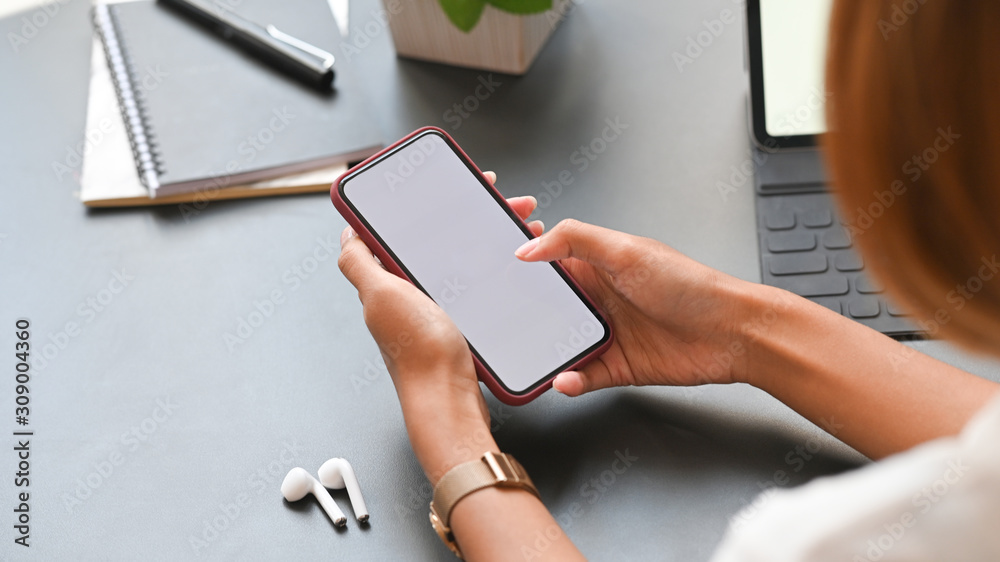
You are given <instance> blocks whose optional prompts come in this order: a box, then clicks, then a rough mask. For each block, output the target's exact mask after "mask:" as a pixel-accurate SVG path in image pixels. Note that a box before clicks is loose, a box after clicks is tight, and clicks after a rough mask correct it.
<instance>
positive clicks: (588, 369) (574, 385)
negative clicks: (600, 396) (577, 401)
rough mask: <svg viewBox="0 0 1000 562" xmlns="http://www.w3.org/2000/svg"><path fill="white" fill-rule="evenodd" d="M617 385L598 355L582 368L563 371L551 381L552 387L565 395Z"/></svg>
mask: <svg viewBox="0 0 1000 562" xmlns="http://www.w3.org/2000/svg"><path fill="white" fill-rule="evenodd" d="M612 386H619V385H618V384H617V383H616V382H615V380H614V377H612V375H611V371H610V370H609V369H608V366H607V364H606V363H604V361H603V360H602V359H601V358H600V357H598V358H597V359H594V360H593V361H591V362H590V363H587V365H586V366H584V367H583V368H582V369H578V370H576V371H564V372H562V373H559V375H558V376H556V378H555V380H553V381H552V388H554V389H555V390H556V392H559V393H560V394H565V395H566V396H580V395H581V394H586V393H588V392H592V391H594V390H600V389H602V388H610V387H612Z"/></svg>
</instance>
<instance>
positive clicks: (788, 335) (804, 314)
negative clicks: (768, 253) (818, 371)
mask: <svg viewBox="0 0 1000 562" xmlns="http://www.w3.org/2000/svg"><path fill="white" fill-rule="evenodd" d="M757 288H758V290H756V291H753V293H752V295H750V296H749V297H748V300H747V302H746V311H747V314H746V315H745V316H744V317H743V318H742V321H741V323H740V325H739V326H738V328H737V331H738V333H739V337H740V338H741V341H742V342H743V345H744V346H745V349H746V353H745V356H744V361H743V362H742V365H741V371H740V373H739V374H738V375H736V376H734V378H736V379H737V380H738V381H739V382H744V383H747V384H749V385H751V386H753V387H756V388H759V389H761V390H764V391H765V392H769V389H770V388H772V387H773V385H774V384H780V381H778V382H776V381H775V380H774V378H775V377H776V376H778V377H780V376H781V374H782V373H786V372H791V371H792V370H789V369H788V368H786V366H787V365H788V364H789V362H790V361H794V360H795V359H794V352H795V349H797V348H798V347H799V346H798V345H796V343H794V342H796V341H797V342H800V343H801V342H802V341H803V338H805V337H806V336H807V332H809V331H810V329H811V328H812V327H813V326H812V325H813V321H812V319H813V317H814V316H815V314H814V313H816V312H817V311H819V312H820V313H822V312H830V311H829V310H827V309H825V308H822V307H819V306H818V305H815V304H813V303H811V302H809V301H808V300H806V299H804V298H802V297H800V296H798V295H795V294H793V293H790V292H788V291H785V290H782V289H778V288H775V287H770V286H766V285H758V286H757ZM830 313H831V314H833V313H832V312H830ZM793 370H794V369H793Z"/></svg>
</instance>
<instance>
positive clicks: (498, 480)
mask: <svg viewBox="0 0 1000 562" xmlns="http://www.w3.org/2000/svg"><path fill="white" fill-rule="evenodd" d="M490 486H499V487H505V488H520V489H523V490H527V491H529V492H531V493H532V494H534V495H535V497H538V489H537V488H535V484H534V483H533V482H532V481H531V478H530V477H529V476H528V473H527V472H526V471H525V470H524V467H523V466H521V463H519V462H517V460H516V459H515V458H514V457H512V456H511V455H507V454H504V453H494V452H492V451H488V452H487V453H486V454H484V455H483V456H482V458H480V459H478V460H474V461H470V462H467V463H463V464H460V465H458V466H456V467H454V468H452V469H451V470H449V471H448V472H446V473H445V475H444V476H442V477H441V479H440V480H438V483H437V485H436V486H435V487H434V497H433V500H432V501H431V514H430V516H431V523H432V524H433V525H434V527H435V530H437V531H438V534H439V535H441V539H442V540H443V541H444V542H445V544H447V545H448V547H449V548H451V550H452V551H453V552H454V553H455V554H456V555H458V556H459V557H461V552H460V550H459V549H458V545H457V544H456V543H455V538H454V536H453V535H452V534H451V511H452V509H454V507H455V505H456V504H457V503H458V502H459V501H460V500H461V499H462V498H464V497H465V496H467V495H469V494H471V493H473V492H476V491H478V490H482V489H483V488H488V487H490Z"/></svg>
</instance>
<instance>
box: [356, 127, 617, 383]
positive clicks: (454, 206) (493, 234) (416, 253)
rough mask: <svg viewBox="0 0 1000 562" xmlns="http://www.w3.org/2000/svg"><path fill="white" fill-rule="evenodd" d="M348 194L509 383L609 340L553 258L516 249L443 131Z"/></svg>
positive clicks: (516, 241) (492, 202)
mask: <svg viewBox="0 0 1000 562" xmlns="http://www.w3.org/2000/svg"><path fill="white" fill-rule="evenodd" d="M343 193H344V196H345V199H347V201H348V202H349V203H350V204H351V205H353V206H354V208H355V210H356V212H357V213H358V214H359V215H360V216H361V217H362V218H363V219H364V220H365V221H367V223H368V224H369V225H370V228H371V229H372V231H373V232H374V233H375V234H376V235H377V236H378V237H380V238H381V239H382V241H383V243H384V245H385V247H386V248H388V249H389V251H390V252H392V253H393V254H395V256H396V258H397V260H398V261H399V263H401V264H402V265H403V267H404V268H405V269H406V270H407V271H408V272H409V273H410V275H411V276H412V277H413V279H414V280H416V282H417V284H419V285H420V286H421V287H423V289H424V290H425V291H426V292H427V294H428V295H430V297H431V298H432V299H434V300H435V301H436V302H437V303H438V305H440V306H441V308H442V309H444V311H445V312H446V313H447V314H448V316H449V317H450V318H451V319H452V321H453V322H455V324H456V325H457V326H458V329H459V330H461V332H462V334H463V335H464V336H465V338H466V340H468V342H469V344H470V345H471V346H472V347H473V349H475V350H476V352H477V353H478V354H479V356H480V358H481V359H482V361H483V362H484V363H485V364H486V365H487V366H488V367H489V368H490V369H491V370H492V371H493V373H494V374H495V375H496V376H497V378H499V379H500V381H501V382H502V383H503V384H504V386H506V387H507V388H508V390H510V391H512V392H515V393H519V392H523V391H525V390H527V389H529V388H530V387H532V386H533V385H535V384H536V383H538V382H539V381H540V380H541V379H543V378H545V377H546V376H548V375H551V374H553V373H554V372H556V371H557V370H558V369H560V368H561V367H564V366H566V364H567V363H568V362H570V360H573V359H576V358H578V357H579V356H580V355H582V354H583V352H586V351H589V350H590V349H591V348H593V347H594V346H595V345H597V344H598V343H600V342H601V341H602V340H603V339H604V337H605V328H604V326H603V323H602V322H600V321H599V320H598V318H597V317H596V316H595V315H594V313H593V312H592V311H591V310H590V309H589V308H588V306H587V305H586V304H585V303H584V302H583V300H582V299H581V298H580V297H579V296H578V295H577V294H576V293H575V292H574V291H573V289H572V288H571V287H570V286H569V285H568V284H567V282H566V281H565V280H564V279H563V278H562V277H561V276H560V275H559V273H558V272H557V271H556V270H555V268H554V267H553V266H552V265H551V264H549V263H544V262H542V263H525V262H522V261H521V260H519V259H517V258H516V257H515V256H514V250H516V249H517V248H518V247H519V246H521V245H522V244H524V243H525V242H526V241H527V240H528V237H527V235H526V234H525V233H524V232H523V231H522V230H521V229H520V228H519V227H518V226H517V224H515V223H514V221H513V219H511V217H510V216H509V215H508V214H507V212H506V211H505V210H504V209H503V208H502V207H501V206H500V204H499V203H498V202H497V201H496V199H494V197H493V196H492V195H491V194H490V192H489V191H487V189H486V188H485V187H484V186H483V185H482V184H481V183H480V181H479V180H478V179H477V178H476V177H475V176H474V175H473V174H472V172H471V171H470V170H469V169H468V168H467V167H466V165H465V163H464V162H463V161H462V159H460V158H459V156H458V155H457V154H456V153H455V152H454V151H453V150H452V148H451V147H450V146H449V145H448V144H447V143H446V142H445V140H444V139H443V138H442V137H441V136H440V135H438V134H436V133H433V132H430V133H425V134H423V135H422V136H419V137H416V138H415V139H414V140H413V141H411V142H409V143H408V144H406V145H404V146H403V147H402V148H401V149H399V150H397V151H396V152H394V153H392V154H390V155H389V156H387V157H385V158H384V159H382V160H381V161H379V162H377V163H376V164H374V165H373V166H372V167H370V168H368V169H367V170H365V171H364V172H362V173H360V174H358V175H356V176H353V177H350V178H349V179H348V180H347V183H346V184H345V185H344V188H343ZM414 328H415V329H419V328H418V326H415V327H414Z"/></svg>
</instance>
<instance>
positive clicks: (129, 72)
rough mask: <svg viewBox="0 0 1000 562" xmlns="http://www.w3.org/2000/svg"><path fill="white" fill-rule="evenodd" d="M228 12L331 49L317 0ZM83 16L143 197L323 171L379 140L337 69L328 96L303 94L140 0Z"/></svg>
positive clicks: (330, 31) (260, 1)
mask: <svg viewBox="0 0 1000 562" xmlns="http://www.w3.org/2000/svg"><path fill="white" fill-rule="evenodd" d="M239 9H240V12H241V14H242V15H244V16H245V17H247V18H248V19H252V20H255V21H262V22H270V23H273V24H274V25H276V26H278V27H280V28H282V29H285V30H287V31H288V32H289V33H292V34H294V35H296V36H298V37H300V38H302V39H303V40H305V41H308V42H310V43H312V44H314V45H317V46H318V47H320V48H323V49H326V50H329V51H331V52H335V51H336V49H335V47H336V45H337V44H338V42H339V33H338V31H337V26H336V24H335V22H334V20H333V15H332V13H331V11H330V7H329V4H328V3H327V1H326V0H283V1H281V2H276V1H269V0H242V1H241V2H240V6H239ZM94 23H95V27H96V29H97V31H98V35H99V36H100V38H101V40H102V44H103V51H104V55H105V56H106V60H107V66H108V69H109V74H110V76H111V78H112V81H113V83H114V90H115V93H116V95H117V99H118V104H119V109H120V111H121V116H122V122H123V124H124V128H125V130H126V132H127V134H128V139H129V143H130V145H131V152H132V158H133V160H134V162H135V168H136V172H137V174H138V179H139V180H140V181H141V183H142V184H143V185H144V186H145V188H146V189H147V190H148V193H149V197H150V198H153V199H156V198H163V197H170V196H174V197H176V196H178V195H181V194H189V193H197V192H201V191H205V190H213V191H215V192H217V191H220V190H224V189H226V188H227V187H229V186H236V185H243V184H247V183H250V182H259V181H261V180H268V179H270V178H275V177H278V176H287V175H290V174H301V173H304V172H310V171H314V170H319V169H329V168H330V167H332V166H336V165H338V164H343V163H345V162H349V161H356V160H361V159H363V158H365V157H367V156H369V155H371V154H373V153H374V152H376V151H377V150H378V149H379V148H380V147H381V146H382V142H381V139H380V135H379V132H378V128H377V126H376V125H375V123H374V120H373V119H372V118H371V116H370V114H369V113H368V111H367V108H366V107H365V99H364V96H363V93H362V92H360V91H359V90H358V88H357V86H358V85H357V84H356V83H355V82H354V81H353V80H352V77H351V75H350V73H349V72H346V71H345V70H346V69H343V68H338V72H337V81H336V84H335V90H334V92H332V93H323V92H319V91H315V90H312V89H310V88H309V87H308V86H306V85H303V84H300V83H299V82H296V81H295V80H294V79H291V78H289V77H287V76H286V75H284V74H282V73H280V72H279V71H276V70H274V69H273V68H272V67H270V66H269V65H267V64H266V63H263V62H261V61H259V60H257V59H255V58H253V57H252V56H250V55H247V54H245V53H244V52H243V51H240V50H239V49H236V48H234V47H233V45H231V44H229V43H228V42H226V41H224V40H222V39H221V38H219V37H216V36H214V35H213V34H212V33H211V32H209V31H207V30H205V29H204V28H202V27H199V26H198V25H196V24H194V23H193V22H191V21H190V20H188V19H186V18H185V17H184V16H183V15H181V14H178V13H177V12H175V11H174V10H172V9H170V8H168V7H165V6H163V5H161V4H158V3H156V2H151V1H137V2H125V3H120V4H97V5H96V6H95V7H94ZM84 174H85V175H86V163H85V169H84Z"/></svg>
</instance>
